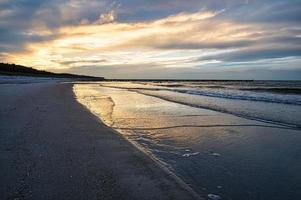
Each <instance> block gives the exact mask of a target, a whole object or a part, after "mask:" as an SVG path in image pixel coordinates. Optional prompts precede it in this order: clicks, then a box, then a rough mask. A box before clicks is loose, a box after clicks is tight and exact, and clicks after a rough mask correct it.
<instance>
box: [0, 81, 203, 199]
mask: <svg viewBox="0 0 301 200" xmlns="http://www.w3.org/2000/svg"><path fill="white" fill-rule="evenodd" d="M10 83H11V82H10ZM27 83H28V82H27ZM72 85H73V84H72V83H60V82H59V81H51V80H47V81H42V82H39V83H34V84H33V83H32V84H0V91H1V92H0V95H1V98H0V104H1V106H0V132H1V140H0V141H1V145H0V148H1V154H0V155H1V163H2V164H1V169H0V176H1V181H0V186H1V187H0V188H1V189H0V190H1V191H0V194H1V199H123V200H124V199H197V198H198V197H197V196H196V194H195V193H194V192H193V191H192V190H190V188H189V187H188V186H186V185H183V184H181V183H180V182H179V181H177V180H176V179H175V177H173V176H172V175H171V174H169V173H167V172H165V171H164V170H162V169H161V168H160V167H159V166H158V165H157V164H156V163H154V162H153V161H152V160H151V159H150V158H149V157H147V156H146V155H145V154H143V153H142V152H141V151H139V150H137V149H136V148H135V147H134V146H133V145H132V144H131V143H129V142H128V141H127V140H126V139H124V138H123V137H122V136H121V135H119V134H117V133H116V132H115V131H114V130H112V129H110V128H108V127H106V126H105V125H103V124H102V123H100V122H99V121H98V119H97V118H96V117H94V116H93V115H92V114H91V113H90V112H89V111H88V110H86V109H85V108H84V107H83V106H81V105H80V104H79V103H78V102H77V101H76V99H75V97H74V94H73V92H72Z"/></svg>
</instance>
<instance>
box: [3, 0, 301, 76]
mask: <svg viewBox="0 0 301 200" xmlns="http://www.w3.org/2000/svg"><path fill="white" fill-rule="evenodd" d="M299 11H300V12H299ZM299 13H301V5H300V2H298V1H280V0H275V1H272V0H263V1H259V0H249V1H238V0H227V1H220V0H187V1H181V0H166V1H157V0H155V1H154V0H144V1H141V0H120V1H116V2H112V1H106V0H91V1H87V0H68V1H67V0H63V1H59V0H54V1H46V0H40V1H33V0H30V1H27V2H26V3H25V2H24V1H0V16H1V17H0V57H1V59H2V60H4V61H7V62H15V63H18V64H23V65H28V66H32V67H36V68H41V69H49V70H70V71H72V70H73V69H74V68H76V70H80V69H82V70H84V71H85V70H86V69H87V66H93V69H95V68H97V67H99V68H103V67H107V68H106V69H112V74H114V73H116V72H117V71H118V72H121V71H124V70H125V71H128V73H130V72H131V71H132V70H137V68H139V69H140V68H141V71H143V69H144V70H146V68H150V67H151V66H155V67H156V70H157V71H156V72H158V70H159V69H161V70H166V69H167V68H168V69H169V71H173V70H171V68H174V69H175V70H178V71H182V72H183V73H184V71H186V72H187V71H189V70H190V69H191V70H192V69H194V70H195V69H198V70H199V69H200V67H202V69H204V68H207V69H209V68H211V69H212V70H213V71H218V70H221V68H222V67H223V66H227V67H228V66H229V65H233V66H235V65H236V64H238V63H242V62H245V63H247V62H250V63H252V62H259V61H260V62H261V61H262V62H265V63H266V64H269V63H270V64H271V63H273V59H274V60H275V59H282V58H289V59H290V58H293V57H294V58H295V57H300V56H301V55H300V53H299V52H300V50H301V49H300V48H299V47H300V44H301V26H300V20H301V18H300V14H299ZM117 16H118V17H117ZM266 64H262V63H261V66H267V65H266ZM274 64H275V63H274ZM294 64H295V65H297V66H300V63H298V62H297V61H294ZM278 65H279V64H277V66H278ZM292 65H293V64H292ZM113 66H118V67H113ZM122 66H124V68H122ZM246 66H248V65H247V64H246ZM282 67H283V68H285V67H286V66H285V65H284V64H283V63H282ZM300 67H301V66H300ZM114 70H115V71H114ZM192 71H193V70H192ZM106 73H109V70H106ZM152 73H154V74H155V71H152ZM179 73H180V72H179ZM189 73H190V72H189ZM189 73H188V72H187V74H189ZM194 73H195V71H194ZM123 74H125V72H124V73H123ZM172 74H178V73H175V72H174V71H173V72H172Z"/></svg>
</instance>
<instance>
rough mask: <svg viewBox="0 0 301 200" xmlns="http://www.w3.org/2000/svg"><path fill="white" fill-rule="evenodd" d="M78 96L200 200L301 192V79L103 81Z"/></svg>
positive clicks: (289, 195) (277, 196)
mask: <svg viewBox="0 0 301 200" xmlns="http://www.w3.org/2000/svg"><path fill="white" fill-rule="evenodd" d="M74 91H75V94H76V96H77V99H78V101H79V102H80V103H82V104H83V105H85V106H86V107H88V108H89V109H90V110H91V111H92V112H93V113H94V114H95V115H97V116H98V117H100V119H101V120H102V121H103V122H104V123H105V124H106V125H108V126H110V127H112V128H114V129H116V130H117V131H119V132H120V133H121V134H123V135H124V136H125V137H126V138H127V139H129V140H131V141H132V142H134V143H135V144H137V145H138V146H139V147H141V148H142V149H143V150H144V151H145V152H147V153H148V154H149V155H151V156H153V157H155V158H156V159H157V160H159V161H160V162H161V163H163V164H164V165H165V166H167V167H168V168H169V169H170V170H171V171H173V172H174V173H175V174H176V175H177V176H179V177H180V178H182V179H183V180H184V181H185V182H186V183H187V184H189V185H190V186H191V187H192V188H193V189H194V190H195V191H196V192H198V193H199V194H200V195H201V196H205V197H206V198H210V197H213V196H215V195H218V196H220V197H221V198H222V199H234V200H236V199H237V200H242V199H275V200H276V199H298V198H299V197H300V195H301V145H300V144H301V135H300V134H301V83H300V82H297V81H295V82H290V81H224V82H223V81H202V82H200V81H152V82H150V81H148V82H143V81H141V82H99V83H94V84H76V85H75V86H74ZM208 195H209V196H208Z"/></svg>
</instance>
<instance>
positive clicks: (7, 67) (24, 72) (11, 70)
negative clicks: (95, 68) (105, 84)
mask: <svg viewBox="0 0 301 200" xmlns="http://www.w3.org/2000/svg"><path fill="white" fill-rule="evenodd" d="M0 74H2V75H20V76H42V77H55V78H87V79H100V80H101V79H104V78H103V77H92V76H84V75H77V74H68V73H53V72H47V71H44V70H37V69H34V68H31V67H25V66H21V65H15V64H8V63H0Z"/></svg>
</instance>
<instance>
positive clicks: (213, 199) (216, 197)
mask: <svg viewBox="0 0 301 200" xmlns="http://www.w3.org/2000/svg"><path fill="white" fill-rule="evenodd" d="M208 198H209V199H211V200H220V199H222V198H221V197H220V196H219V195H216V194H208Z"/></svg>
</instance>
